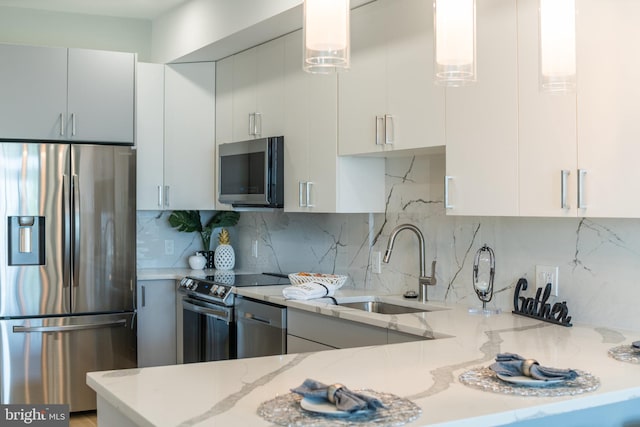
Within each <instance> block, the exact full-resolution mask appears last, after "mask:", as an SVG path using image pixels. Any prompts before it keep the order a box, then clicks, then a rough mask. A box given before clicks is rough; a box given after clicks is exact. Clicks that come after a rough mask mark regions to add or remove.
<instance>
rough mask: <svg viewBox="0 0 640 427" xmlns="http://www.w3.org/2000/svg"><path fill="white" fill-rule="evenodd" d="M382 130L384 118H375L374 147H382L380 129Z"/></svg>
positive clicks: (381, 132)
mask: <svg viewBox="0 0 640 427" xmlns="http://www.w3.org/2000/svg"><path fill="white" fill-rule="evenodd" d="M383 128H384V116H376V145H382V144H383V142H382V134H383V133H384V132H383V131H382V129H383Z"/></svg>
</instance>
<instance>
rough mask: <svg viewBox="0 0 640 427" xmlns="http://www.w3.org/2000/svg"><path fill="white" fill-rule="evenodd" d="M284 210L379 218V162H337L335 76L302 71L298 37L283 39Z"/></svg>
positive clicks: (381, 173)
mask: <svg viewBox="0 0 640 427" xmlns="http://www.w3.org/2000/svg"><path fill="white" fill-rule="evenodd" d="M284 45H285V79H284V109H285V114H284V117H285V118H284V136H285V142H284V149H285V166H284V168H285V210H286V211H288V212H383V211H384V203H385V200H384V170H385V166H384V159H375V158H355V157H338V153H337V150H338V147H337V140H336V135H337V123H338V122H337V120H338V111H337V107H338V105H337V80H336V76H335V75H329V76H325V75H310V74H308V73H305V72H303V71H302V67H301V64H302V34H301V32H300V31H297V32H295V33H292V34H289V35H287V36H285V37H284Z"/></svg>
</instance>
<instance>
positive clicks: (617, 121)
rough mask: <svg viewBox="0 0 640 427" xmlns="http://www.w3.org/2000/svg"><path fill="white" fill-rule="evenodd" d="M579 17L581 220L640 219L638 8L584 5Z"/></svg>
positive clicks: (589, 1) (590, 1) (586, 0)
mask: <svg viewBox="0 0 640 427" xmlns="http://www.w3.org/2000/svg"><path fill="white" fill-rule="evenodd" d="M578 6H579V13H578V15H577V22H576V28H577V36H578V37H577V46H578V50H577V60H578V62H577V70H578V71H577V98H578V99H577V106H578V107H577V108H578V112H577V123H578V169H580V170H582V171H583V173H584V175H583V197H582V205H583V206H582V209H581V208H580V207H578V215H579V216H588V217H627V218H638V217H640V197H638V195H639V194H640V168H639V167H638V158H640V144H638V140H639V139H640V120H638V111H640V86H638V70H639V69H640V58H639V57H638V55H636V54H635V51H636V50H637V40H638V39H639V38H640V26H638V18H639V17H640V3H639V2H633V1H624V0H610V1H596V0H582V1H580V2H579V3H578Z"/></svg>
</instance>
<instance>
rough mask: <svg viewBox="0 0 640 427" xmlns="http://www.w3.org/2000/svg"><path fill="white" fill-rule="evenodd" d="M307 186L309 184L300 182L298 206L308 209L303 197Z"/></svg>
mask: <svg viewBox="0 0 640 427" xmlns="http://www.w3.org/2000/svg"><path fill="white" fill-rule="evenodd" d="M306 184H307V183H306V182H303V181H300V182H298V205H299V206H300V207H301V208H306V207H307V204H306V203H305V200H304V196H303V194H304V188H305V187H306Z"/></svg>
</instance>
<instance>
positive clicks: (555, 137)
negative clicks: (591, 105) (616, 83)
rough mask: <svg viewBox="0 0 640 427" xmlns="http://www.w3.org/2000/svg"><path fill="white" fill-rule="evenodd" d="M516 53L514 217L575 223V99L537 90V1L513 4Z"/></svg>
mask: <svg viewBox="0 0 640 427" xmlns="http://www.w3.org/2000/svg"><path fill="white" fill-rule="evenodd" d="M518 52H519V54H518V79H519V81H518V86H519V90H518V97H519V104H518V106H519V108H518V122H519V129H518V139H519V155H518V158H519V162H518V174H519V183H520V185H519V201H520V210H519V214H520V216H541V217H544V216H548V217H563V216H568V217H569V216H574V217H575V216H576V214H577V209H576V203H577V200H576V194H577V193H576V191H577V188H576V187H577V186H576V182H577V163H576V162H577V140H576V96H575V94H564V95H550V94H545V93H541V92H540V91H539V89H538V75H539V71H538V70H539V67H538V61H539V59H538V56H539V55H538V0H519V1H518ZM563 171H564V172H563ZM563 190H564V191H563ZM563 195H564V197H563Z"/></svg>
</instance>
